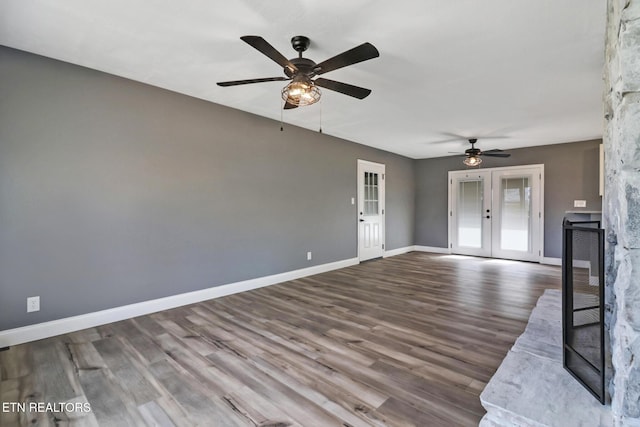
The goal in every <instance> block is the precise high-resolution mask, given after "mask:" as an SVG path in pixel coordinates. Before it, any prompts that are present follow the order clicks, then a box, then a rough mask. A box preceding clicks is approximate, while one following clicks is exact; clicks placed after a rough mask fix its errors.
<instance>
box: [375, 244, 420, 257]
mask: <svg viewBox="0 0 640 427" xmlns="http://www.w3.org/2000/svg"><path fill="white" fill-rule="evenodd" d="M413 251H415V246H405V247H404V248H398V249H391V250H390V251H384V255H382V258H389V257H391V256H396V255H402V254H406V253H409V252H413Z"/></svg>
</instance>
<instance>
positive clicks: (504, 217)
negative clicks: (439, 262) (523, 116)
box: [449, 165, 544, 261]
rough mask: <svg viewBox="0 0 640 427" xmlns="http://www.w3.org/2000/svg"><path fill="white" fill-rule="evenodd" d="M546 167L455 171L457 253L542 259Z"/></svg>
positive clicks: (452, 220)
mask: <svg viewBox="0 0 640 427" xmlns="http://www.w3.org/2000/svg"><path fill="white" fill-rule="evenodd" d="M543 172H544V167H543V165H533V166H523V167H505V168H492V169H483V170H475V171H454V172H449V204H450V209H449V242H450V248H451V252H452V253H455V254H463V255H476V256H486V257H494V258H504V259H515V260H521V261H540V259H541V258H542V234H541V230H542V225H541V224H542V221H543V218H542V210H543V209H542V200H543V194H542V192H543V186H542V176H543Z"/></svg>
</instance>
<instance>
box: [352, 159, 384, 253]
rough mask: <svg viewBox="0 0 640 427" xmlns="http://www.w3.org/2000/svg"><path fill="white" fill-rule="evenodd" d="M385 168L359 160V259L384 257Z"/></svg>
mask: <svg viewBox="0 0 640 427" xmlns="http://www.w3.org/2000/svg"><path fill="white" fill-rule="evenodd" d="M384 171H385V165H383V164H380V163H373V162H369V161H366V160H358V259H359V260H360V261H366V260H369V259H373V258H380V257H382V256H383V255H384V222H385V221H384V209H385V208H384V202H385V194H384V193H385V185H384V182H385V181H384V179H385V176H384V174H385V172H384Z"/></svg>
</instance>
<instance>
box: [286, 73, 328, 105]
mask: <svg viewBox="0 0 640 427" xmlns="http://www.w3.org/2000/svg"><path fill="white" fill-rule="evenodd" d="M320 95H321V93H320V89H318V87H317V86H316V85H315V84H313V81H311V79H310V78H309V77H307V76H305V75H299V76H296V77H295V78H294V79H293V81H292V82H291V83H289V84H288V85H286V86H285V87H284V89H282V99H283V100H284V101H285V102H286V103H288V104H292V105H295V106H296V107H302V106H304V105H311V104H315V103H316V102H318V101H319V100H320Z"/></svg>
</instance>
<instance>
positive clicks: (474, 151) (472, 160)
mask: <svg viewBox="0 0 640 427" xmlns="http://www.w3.org/2000/svg"><path fill="white" fill-rule="evenodd" d="M476 142H478V139H477V138H471V139H469V143H470V144H471V148H467V149H466V150H465V151H464V155H465V159H464V160H463V161H462V162H463V163H464V164H465V165H467V166H479V165H480V163H482V159H481V158H480V156H487V157H509V156H511V154H509V153H504V152H503V151H502V150H498V149H493V150H487V151H482V150H480V149H479V148H476V147H475V145H474V144H475V143H476Z"/></svg>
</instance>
